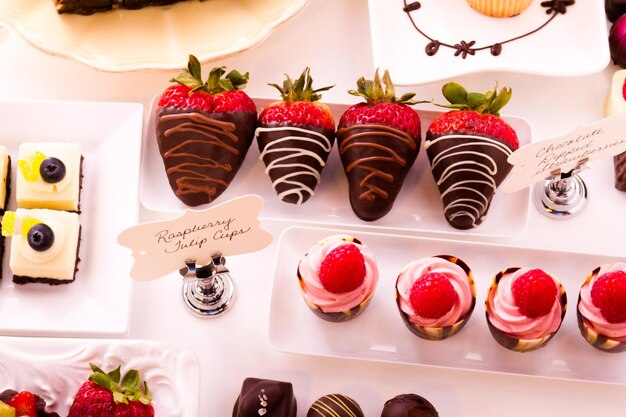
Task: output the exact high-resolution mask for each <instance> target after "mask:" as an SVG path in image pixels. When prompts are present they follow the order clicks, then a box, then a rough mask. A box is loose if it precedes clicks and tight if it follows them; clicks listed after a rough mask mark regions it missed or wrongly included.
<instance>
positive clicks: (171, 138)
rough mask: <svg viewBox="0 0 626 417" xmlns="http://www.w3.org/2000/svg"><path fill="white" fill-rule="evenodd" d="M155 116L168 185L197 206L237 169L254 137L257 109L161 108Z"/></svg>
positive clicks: (218, 191)
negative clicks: (225, 110) (247, 110)
mask: <svg viewBox="0 0 626 417" xmlns="http://www.w3.org/2000/svg"><path fill="white" fill-rule="evenodd" d="M156 120H157V127H156V128H157V140H158V144H159V151H160V153H161V156H162V157H163V163H164V164H165V170H166V173H167V177H168V180H169V183H170V186H171V187H172V190H173V191H174V193H175V194H176V196H177V197H178V198H179V199H180V200H181V201H182V202H183V203H185V204H187V205H189V206H198V205H200V204H206V203H210V202H212V201H213V200H215V199H216V198H217V197H219V196H220V195H221V194H222V192H224V190H225V189H226V188H227V187H228V185H229V184H230V182H231V181H232V179H233V178H234V176H235V174H236V173H237V171H238V170H239V167H240V166H241V164H242V162H243V160H244V158H245V155H246V153H247V151H248V148H249V147H250V143H251V141H252V135H253V132H254V125H255V123H256V113H255V112H243V111H239V112H234V113H216V114H209V113H206V112H203V111H199V110H196V109H177V108H174V107H164V108H160V109H159V110H158V114H157V119H156Z"/></svg>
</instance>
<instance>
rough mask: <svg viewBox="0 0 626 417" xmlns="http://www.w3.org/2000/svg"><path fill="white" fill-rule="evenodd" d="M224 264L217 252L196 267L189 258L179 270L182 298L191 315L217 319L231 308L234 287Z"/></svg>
mask: <svg viewBox="0 0 626 417" xmlns="http://www.w3.org/2000/svg"><path fill="white" fill-rule="evenodd" d="M225 262H226V260H225V259H224V257H223V256H222V254H221V253H215V254H213V256H212V257H211V262H209V263H208V264H207V265H205V266H198V265H197V264H196V260H195V259H189V260H186V261H185V264H186V265H187V266H186V267H185V268H182V269H181V270H180V271H179V272H180V274H181V275H182V276H183V299H184V300H185V304H186V305H187V307H189V309H191V311H192V312H194V313H195V314H197V315H199V316H201V317H217V316H219V315H221V314H223V313H224V312H226V310H228V308H229V307H230V306H231V305H232V303H233V301H234V297H235V285H234V283H233V280H232V278H231V277H230V272H229V271H228V269H227V268H226V266H224V264H225Z"/></svg>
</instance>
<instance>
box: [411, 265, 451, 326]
mask: <svg viewBox="0 0 626 417" xmlns="http://www.w3.org/2000/svg"><path fill="white" fill-rule="evenodd" d="M409 299H410V301H411V307H413V311H415V314H417V315H419V316H421V317H426V318H429V319H438V318H440V317H443V316H444V315H445V314H446V313H447V312H448V311H450V309H451V308H452V307H453V306H454V305H455V304H456V303H457V301H458V299H459V296H458V294H457V293H456V291H454V287H453V286H452V284H451V283H450V280H448V278H446V276H445V275H443V274H440V273H438V272H429V273H427V274H424V275H422V276H421V277H419V278H418V279H417V280H416V281H415V282H414V283H413V287H412V288H411V295H410V298H409Z"/></svg>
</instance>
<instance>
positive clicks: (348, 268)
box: [320, 244, 365, 294]
mask: <svg viewBox="0 0 626 417" xmlns="http://www.w3.org/2000/svg"><path fill="white" fill-rule="evenodd" d="M364 279H365V259H363V255H362V254H361V251H360V250H359V248H357V247H356V246H355V245H351V244H346V245H341V246H338V247H336V248H335V249H333V250H331V251H330V252H329V253H328V255H326V258H324V260H323V261H322V264H321V266H320V282H321V283H322V286H323V287H324V288H325V289H326V290H328V291H330V292H332V293H334V294H341V293H345V292H349V291H353V290H355V289H357V288H358V287H359V286H360V285H361V284H362V283H363V280H364Z"/></svg>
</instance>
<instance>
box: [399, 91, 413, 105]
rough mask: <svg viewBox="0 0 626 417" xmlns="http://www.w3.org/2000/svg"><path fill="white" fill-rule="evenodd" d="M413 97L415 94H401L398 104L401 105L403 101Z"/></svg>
mask: <svg viewBox="0 0 626 417" xmlns="http://www.w3.org/2000/svg"><path fill="white" fill-rule="evenodd" d="M413 97H415V93H406V94H402V96H400V102H401V103H403V102H405V101H409V100H411V99H412V98H413Z"/></svg>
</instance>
